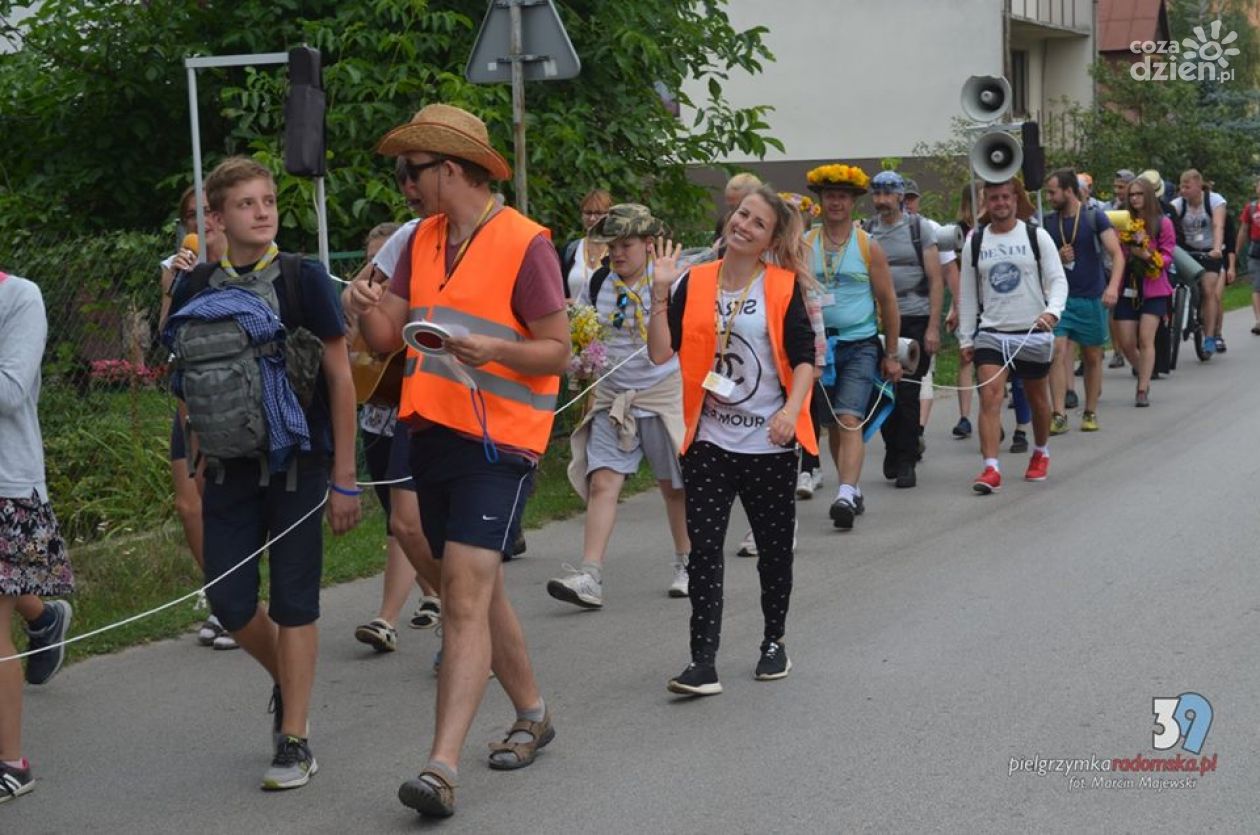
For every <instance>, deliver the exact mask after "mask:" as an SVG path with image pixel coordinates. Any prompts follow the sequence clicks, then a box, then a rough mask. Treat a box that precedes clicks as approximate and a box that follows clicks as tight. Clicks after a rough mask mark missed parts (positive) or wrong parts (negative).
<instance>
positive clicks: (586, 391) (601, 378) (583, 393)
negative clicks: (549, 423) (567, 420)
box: [552, 345, 647, 415]
mask: <svg viewBox="0 0 1260 835" xmlns="http://www.w3.org/2000/svg"><path fill="white" fill-rule="evenodd" d="M646 350H647V346H646V345H643V346H641V347H640V348H639V349H638V350H637V351H635V352H634V353H632V354H631V355H630V356H628V357H626V358H625V359H623V360H622V361H621V362H619V363H617V364H616V365H614V366H613V367H612V368H610V369H608V370H607V371H605V372H604V373H603V374H601V375H600V376H599V377H598V378H596V380H595V382H593V383H591V384H590V385H589V386H587V387H586V388H584V389H582V391H581V392H580V393H579V394H578V396H577V397H575V398H573V399H572V400H570V401H569V402H568V403H565V404H564V405H563V406H561V407H560V408H559V409H556V410H555V411H554V412H552V414H553V415H558V414H560V413H561V412H563V411H564V410H565V409H567V408H569V407H570V406H572V405H573V404H574V403H577V402H578V401H579V400H581V399H582V398H583V397H585V396H586V395H587V394H589V393H590V391H591V390H592V389H594V388H595V387H596V386H598V385H599V384H600V383H602V382H604V381H605V380H607V379H608V378H609V377H611V376H612V375H613V374H614V373H615V372H616V371H617V369H619V368H621V366H623V365H625V364H626V363H628V362H630V360H632V359H634V358H635V357H637V356H638V355H639V354H642V353H643V352H644V351H646Z"/></svg>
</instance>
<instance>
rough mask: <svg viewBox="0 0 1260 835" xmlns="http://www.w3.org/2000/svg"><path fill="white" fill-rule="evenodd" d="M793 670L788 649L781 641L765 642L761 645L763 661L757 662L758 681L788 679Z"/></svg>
mask: <svg viewBox="0 0 1260 835" xmlns="http://www.w3.org/2000/svg"><path fill="white" fill-rule="evenodd" d="M791 669H792V659H791V658H788V654H787V647H785V646H783V643H782V642H781V641H765V642H763V643H762V644H761V660H760V661H758V662H757V675H756V678H757V681H775V680H776V679H780V678H787V674H788V671H790V670H791Z"/></svg>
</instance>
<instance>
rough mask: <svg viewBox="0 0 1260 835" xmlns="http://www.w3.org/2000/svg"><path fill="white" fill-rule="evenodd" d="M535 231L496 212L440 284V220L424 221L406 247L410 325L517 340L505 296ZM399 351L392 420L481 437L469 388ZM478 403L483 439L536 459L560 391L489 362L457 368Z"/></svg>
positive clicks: (508, 213) (551, 380)
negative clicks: (401, 359) (414, 419)
mask: <svg viewBox="0 0 1260 835" xmlns="http://www.w3.org/2000/svg"><path fill="white" fill-rule="evenodd" d="M543 231H544V230H543V227H542V226H539V225H538V224H537V223H534V222H533V221H532V220H530V219H529V218H527V217H525V216H524V215H522V214H521V213H519V212H517V211H516V210H515V209H512V208H507V207H505V208H503V209H500V210H499V212H498V213H497V214H495V215H494V216H493V217H491V218H490V219H489V220H487V221H486V223H485V225H483V226H482V227H481V229H480V230H478V231H477V232H476V234H475V236H474V238H473V240H472V243H471V244H469V246H468V249H467V250H466V251H465V252H464V257H463V259H462V260H461V261H460V262H459V264H458V265H457V266H456V268H455V272H454V273H452V275H451V278H450V280H449V281H447V283H446V287H445V288H443V287H442V282H443V281H444V280H445V279H446V216H445V215H436V216H433V217H430V218H427V219H426V220H424V221H423V222H422V223H421V224H420V227H419V228H418V229H417V230H416V235H415V240H414V242H413V244H412V247H411V314H410V320H411V321H413V322H420V321H430V322H434V323H436V324H444V325H460V326H462V327H465V328H467V329H468V330H469V331H470V332H471V333H475V334H481V335H484V336H493V337H497V338H499V339H507V340H511V341H522V340H526V339H529V338H530V335H529V331H528V330H526V328H525V326H524V325H522V324H521V323H520V322H518V321H517V319H516V315H515V314H514V313H513V312H512V291H513V289H514V288H515V285H516V276H517V273H519V272H520V269H521V264H522V262H524V260H525V252H526V250H528V249H529V245H530V243H531V242H532V241H533V240H534V238H536V237H538V235H540V234H542V233H543ZM451 362H456V360H455V359H454V358H453V357H450V358H440V357H430V356H425V355H423V354H420V353H419V352H418V351H416V350H415V349H414V348H411V347H408V348H407V363H406V367H405V368H404V372H403V373H404V377H403V386H402V400H401V401H400V403H399V409H398V416H399V417H400V418H402V419H403V420H406V419H408V418H410V417H411V416H413V415H419V416H420V417H422V418H424V419H426V420H429V421H432V422H433V423H437V424H441V425H442V426H446V427H450V428H451V429H455V430H457V431H459V432H463V433H465V434H467V435H472V436H473V437H481V435H482V427H481V423H480V422H479V421H478V419H477V414H476V411H475V410H474V407H473V398H472V397H471V396H470V389H469V388H468V386H467V385H466V384H465V383H463V382H461V381H460V379H459V377H458V376H456V374H455V372H454V371H453V370H452V369H451V367H450V366H449V365H448V363H451ZM463 370H464V371H465V372H467V374H468V375H469V376H471V377H472V379H473V380H474V381H476V383H477V387H478V389H479V390H480V392H481V394H482V396H483V397H484V398H485V404H486V408H485V418H486V426H485V432H486V434H488V435H489V436H490V438H491V439H492V440H493V441H494V442H495V443H496V444H498V445H504V446H510V447H516V448H517V449H526V450H530V451H532V452H535V453H538V454H539V455H542V453H543V452H544V451H545V450H546V448H547V440H548V439H549V438H550V437H551V424H552V420H553V419H554V414H553V412H554V410H555V408H556V395H557V393H558V392H559V391H560V378H559V376H558V375H555V374H547V375H541V376H529V375H526V374H520V373H518V372H516V371H513V370H512V369H510V368H508V367H507V366H505V365H500V364H499V363H495V362H489V363H486V364H485V365H482V366H480V367H479V368H472V367H469V366H465V367H464V368H463Z"/></svg>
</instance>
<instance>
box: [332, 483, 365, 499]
mask: <svg viewBox="0 0 1260 835" xmlns="http://www.w3.org/2000/svg"><path fill="white" fill-rule="evenodd" d="M328 488H329V489H330V490H332V491H333V492H334V493H339V494H341V495H343V496H361V495H363V488H358V489H355V490H347V489H346V488H344V487H338V486H337V483H336V482H333V481H330V482H328Z"/></svg>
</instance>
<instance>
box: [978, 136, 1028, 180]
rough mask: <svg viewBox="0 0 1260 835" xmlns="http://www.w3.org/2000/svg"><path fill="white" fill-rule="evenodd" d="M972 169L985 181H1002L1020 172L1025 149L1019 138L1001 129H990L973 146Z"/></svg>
mask: <svg viewBox="0 0 1260 835" xmlns="http://www.w3.org/2000/svg"><path fill="white" fill-rule="evenodd" d="M969 157H970V159H971V170H972V171H975V172H976V176H978V177H979V178H980V179H982V180H984V181H985V182H989V183H1001V182H1005V181H1006V180H1009V179H1011V178H1012V177H1014V176H1015V175H1016V174H1018V173H1019V168H1020V166H1021V165H1022V164H1023V162H1024V149H1023V148H1022V147H1020V144H1019V140H1018V139H1016V138H1015V137H1013V136H1011V135H1010V134H1009V133H1005V132H1003V131H1000V130H995V131H989V132H988V133H986V134H984V135H983V136H981V137H980V138H979V139H977V140H976V144H974V145H972V146H971V153H970V155H969Z"/></svg>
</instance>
